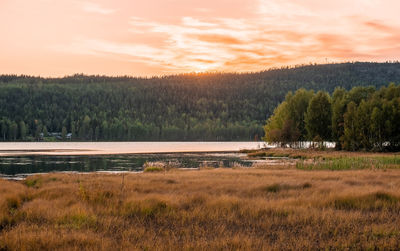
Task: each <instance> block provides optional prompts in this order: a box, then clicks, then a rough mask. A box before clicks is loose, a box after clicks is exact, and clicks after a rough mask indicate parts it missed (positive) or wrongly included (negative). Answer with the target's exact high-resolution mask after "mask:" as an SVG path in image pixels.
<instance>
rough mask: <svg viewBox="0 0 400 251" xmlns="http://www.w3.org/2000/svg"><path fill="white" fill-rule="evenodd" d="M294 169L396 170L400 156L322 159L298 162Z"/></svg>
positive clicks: (399, 163)
mask: <svg viewBox="0 0 400 251" xmlns="http://www.w3.org/2000/svg"><path fill="white" fill-rule="evenodd" d="M296 168H297V169H302V170H350V169H370V168H371V169H389V168H392V169H397V168H400V156H385V157H341V158H335V157H322V158H316V159H314V160H313V161H307V160H306V161H304V160H302V161H298V162H297V163H296Z"/></svg>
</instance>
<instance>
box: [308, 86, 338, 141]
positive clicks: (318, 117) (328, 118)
mask: <svg viewBox="0 0 400 251" xmlns="http://www.w3.org/2000/svg"><path fill="white" fill-rule="evenodd" d="M305 123H306V129H307V133H308V136H309V139H314V138H320V139H322V140H330V138H331V135H332V131H331V125H332V108H331V100H330V97H329V94H327V93H326V92H321V91H319V92H318V93H317V94H316V95H315V96H314V97H312V99H311V100H310V102H309V104H308V108H307V113H306V114H305Z"/></svg>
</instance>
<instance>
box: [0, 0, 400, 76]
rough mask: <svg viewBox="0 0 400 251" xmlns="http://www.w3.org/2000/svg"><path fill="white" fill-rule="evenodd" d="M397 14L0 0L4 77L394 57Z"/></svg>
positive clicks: (311, 7)
mask: <svg viewBox="0 0 400 251" xmlns="http://www.w3.org/2000/svg"><path fill="white" fill-rule="evenodd" d="M399 10H400V1H398V0H351V1H349V0H335V1H328V0H326V1H325V0H90V1H89V0H88V1H86V0H85V1H80V0H0V34H1V36H0V74H26V75H40V76H44V77H48V76H51V77H61V76H65V75H71V74H75V73H84V74H96V75H97V74H98V75H112V76H116V75H130V76H161V75H169V74H179V73H190V72H214V71H218V72H254V71H260V70H265V69H269V68H275V67H281V66H294V65H299V64H310V63H338V62H348V61H378V62H380V61H394V60H396V61H397V60H399V58H400V15H399Z"/></svg>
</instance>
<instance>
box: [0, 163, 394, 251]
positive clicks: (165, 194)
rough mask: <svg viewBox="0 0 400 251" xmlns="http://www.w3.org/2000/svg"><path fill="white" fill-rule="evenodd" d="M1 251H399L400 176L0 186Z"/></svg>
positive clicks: (67, 179)
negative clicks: (326, 250) (393, 250)
mask: <svg viewBox="0 0 400 251" xmlns="http://www.w3.org/2000/svg"><path fill="white" fill-rule="evenodd" d="M0 194H1V197H0V250H46V249H52V250H82V249H85V250H282V249H297V250H304V249H325V248H328V249H329V248H335V249H375V248H379V249H399V248H400V217H399V213H400V170H397V169H396V170H393V169H387V170H375V169H370V170H350V171H326V170H323V171H304V170H296V169H295V168H293V167H292V168H279V169H255V168H251V169H244V168H238V169H224V168H222V169H214V170H200V171H178V170H172V171H168V172H165V173H141V174H125V175H122V174H119V175H115V174H113V175H112V174H98V173H97V174H48V175H39V176H33V177H29V178H28V179H27V180H25V181H21V182H16V181H6V180H0Z"/></svg>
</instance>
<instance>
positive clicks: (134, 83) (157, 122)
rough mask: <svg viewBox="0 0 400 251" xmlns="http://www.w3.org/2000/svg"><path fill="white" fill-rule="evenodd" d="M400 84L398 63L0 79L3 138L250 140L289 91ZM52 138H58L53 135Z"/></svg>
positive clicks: (259, 135) (258, 136) (0, 123)
mask: <svg viewBox="0 0 400 251" xmlns="http://www.w3.org/2000/svg"><path fill="white" fill-rule="evenodd" d="M390 82H395V83H400V63H345V64H327V65H307V66H300V67H295V68H282V69H273V70H268V71H263V72H258V73H249V74H231V73H228V74H221V73H212V74H184V75H176V76H166V77H154V78H133V77H104V76H84V75H74V76H70V77H64V78H39V77H30V76H15V75H2V76H0V109H1V110H0V126H1V127H0V130H1V137H0V140H22V139H23V140H37V139H41V138H42V135H44V137H45V139H47V140H49V139H50V138H46V136H48V135H50V133H57V132H58V133H61V132H62V134H61V137H63V138H66V137H67V134H68V133H72V140H254V139H256V138H261V136H262V135H263V129H262V127H263V125H264V124H265V121H266V119H267V118H268V117H269V116H270V115H271V114H272V112H273V110H274V109H275V107H276V106H277V105H278V104H279V103H280V102H282V101H283V100H284V98H285V95H286V93H287V92H288V91H294V90H297V89H299V88H306V89H314V90H316V91H317V90H325V91H328V92H333V90H334V89H335V87H338V86H341V87H344V88H346V89H350V88H351V87H353V86H369V85H372V86H375V87H380V86H383V85H387V84H388V83H390ZM53 135H55V134H53Z"/></svg>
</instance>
